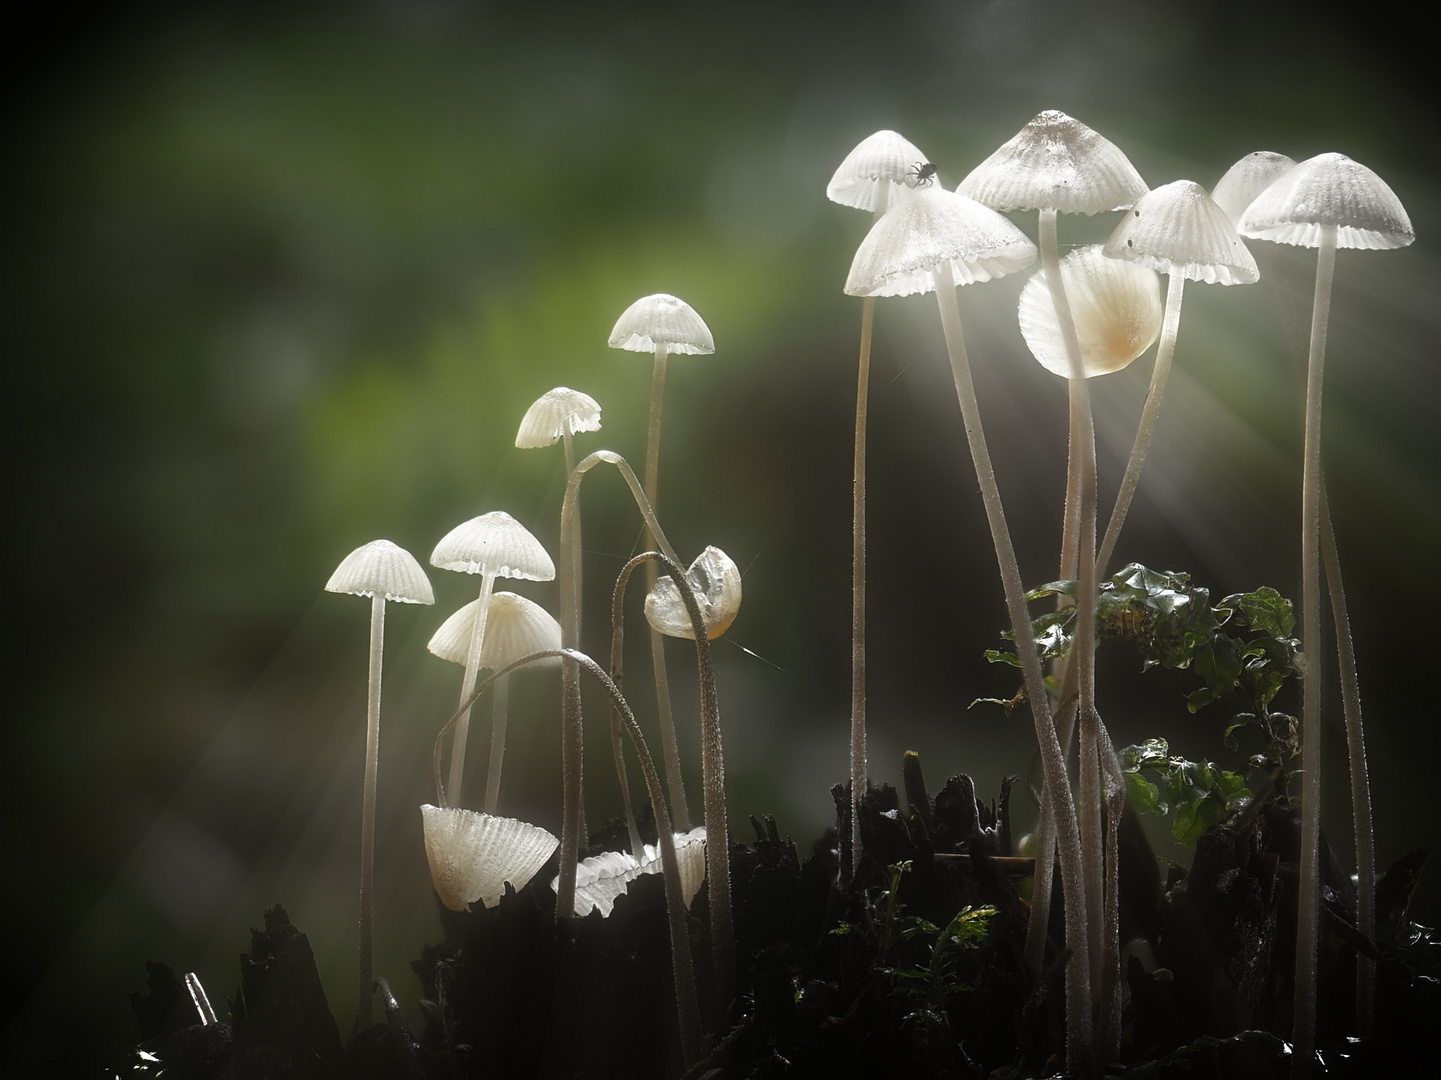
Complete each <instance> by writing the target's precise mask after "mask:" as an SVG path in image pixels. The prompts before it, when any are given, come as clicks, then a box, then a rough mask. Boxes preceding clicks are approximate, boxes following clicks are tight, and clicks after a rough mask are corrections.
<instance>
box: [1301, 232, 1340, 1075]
mask: <svg viewBox="0 0 1441 1080" xmlns="http://www.w3.org/2000/svg"><path fill="white" fill-rule="evenodd" d="M1320 228H1321V246H1320V248H1319V249H1318V251H1317V253H1316V301H1315V305H1314V307H1313V308H1312V311H1311V353H1310V357H1309V358H1308V360H1307V371H1306V457H1305V466H1304V470H1303V472H1302V484H1301V619H1302V627H1303V628H1302V636H1301V642H1302V647H1303V648H1304V649H1305V650H1306V659H1307V661H1308V665H1307V671H1306V677H1305V678H1304V679H1302V680H1301V689H1302V707H1301V772H1302V784H1303V788H1302V791H1303V795H1302V799H1301V880H1300V886H1299V887H1300V890H1301V892H1300V895H1299V897H1298V898H1297V902H1298V905H1299V906H1298V909H1297V914H1296V1004H1295V1031H1294V1033H1293V1038H1294V1040H1295V1044H1296V1055H1295V1057H1294V1058H1293V1059H1292V1060H1293V1062H1294V1067H1293V1075H1295V1076H1298V1077H1299V1076H1307V1075H1309V1074H1310V1071H1311V1059H1312V1057H1313V1056H1314V1053H1313V1051H1314V1050H1315V1043H1316V953H1317V949H1318V941H1317V933H1318V922H1319V916H1320V890H1321V874H1320V869H1321V868H1320V863H1319V858H1318V854H1319V851H1318V847H1319V845H1318V841H1319V837H1320V830H1321V679H1320V661H1321V575H1320V570H1319V566H1318V563H1319V559H1318V551H1317V549H1318V548H1319V547H1320V539H1321V503H1322V500H1321V388H1322V380H1323V377H1324V374H1325V366H1326V324H1327V319H1328V316H1329V314H1330V309H1331V279H1332V276H1333V274H1334V272H1335V268H1336V226H1334V225H1322V226H1321V227H1320Z"/></svg>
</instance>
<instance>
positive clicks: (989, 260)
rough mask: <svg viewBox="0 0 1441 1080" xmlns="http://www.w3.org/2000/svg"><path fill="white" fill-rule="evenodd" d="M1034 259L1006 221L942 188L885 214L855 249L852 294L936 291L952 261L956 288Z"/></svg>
mask: <svg viewBox="0 0 1441 1080" xmlns="http://www.w3.org/2000/svg"><path fill="white" fill-rule="evenodd" d="M1035 260H1036V245H1035V244H1033V243H1031V241H1030V240H1029V239H1028V238H1027V237H1026V234H1025V233H1023V232H1021V230H1020V229H1018V228H1016V226H1015V225H1014V224H1012V223H1011V222H1010V221H1008V220H1007V219H1006V218H1003V217H1001V215H1000V214H998V213H996V212H995V211H994V210H991V209H990V208H988V207H985V206H982V205H981V204H980V203H978V202H975V201H974V200H972V199H968V198H966V197H965V196H964V195H957V194H955V193H953V192H950V191H945V190H944V189H942V188H925V189H923V190H921V191H917V192H916V193H915V194H914V195H912V196H911V197H910V198H909V199H907V200H906V201H905V202H903V203H901V204H900V205H899V206H897V207H896V208H895V209H894V210H887V211H886V213H885V215H884V216H883V217H882V218H881V220H880V221H877V222H876V223H875V224H874V225H872V226H871V231H870V232H869V233H867V234H866V238H865V239H864V240H862V241H861V246H860V247H859V248H857V249H856V257H855V260H854V261H853V262H852V263H851V272H850V275H849V276H848V277H847V278H846V294H847V295H849V296H909V295H911V294H912V293H925V292H933V291H935V288H936V275H935V270H936V267H938V266H941V265H942V264H944V263H947V262H949V263H950V264H951V274H952V276H953V277H954V278H955V282H956V284H957V285H969V284H971V283H972V282H974V281H990V280H991V278H993V277H1002V276H1004V275H1006V274H1009V273H1012V272H1013V271H1016V270H1020V269H1021V268H1022V267H1025V266H1029V265H1030V264H1031V263H1033V262H1035Z"/></svg>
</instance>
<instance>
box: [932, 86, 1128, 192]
mask: <svg viewBox="0 0 1441 1080" xmlns="http://www.w3.org/2000/svg"><path fill="white" fill-rule="evenodd" d="M956 190H957V191H959V192H960V193H961V194H962V195H966V196H969V197H970V198H972V199H975V200H976V201H977V202H980V203H984V204H985V205H987V206H989V207H991V208H992V209H994V210H1059V211H1060V212H1061V213H1063V214H1096V213H1100V212H1101V211H1103V210H1124V209H1125V208H1126V207H1128V206H1130V205H1131V204H1132V203H1134V202H1135V201H1136V200H1137V199H1139V198H1140V197H1141V196H1142V195H1144V194H1145V193H1146V182H1145V181H1144V180H1142V179H1141V174H1140V173H1138V172H1137V171H1136V169H1135V166H1133V165H1132V164H1131V162H1130V161H1129V160H1128V159H1127V158H1126V155H1125V154H1123V153H1121V151H1120V149H1119V148H1118V147H1117V146H1116V144H1115V143H1113V142H1111V141H1110V140H1109V139H1107V138H1104V137H1103V136H1101V135H1098V134H1096V132H1094V131H1092V130H1091V129H1090V128H1088V127H1087V126H1086V125H1085V124H1083V123H1081V122H1080V121H1079V120H1074V119H1072V118H1071V117H1069V116H1067V115H1066V114H1065V113H1063V112H1057V111H1056V110H1055V109H1048V110H1046V111H1045V112H1043V113H1040V114H1039V115H1037V116H1036V117H1035V118H1034V119H1033V120H1032V121H1031V122H1030V123H1029V124H1027V125H1026V126H1025V127H1023V128H1021V130H1020V131H1018V132H1017V133H1016V134H1015V136H1014V137H1013V138H1011V139H1010V141H1008V142H1007V143H1005V144H1004V145H1003V146H1002V147H1001V148H1000V149H999V150H997V151H996V152H995V153H994V154H992V155H991V156H990V157H988V158H986V160H985V161H983V162H981V163H980V164H979V165H977V166H976V167H975V168H974V169H972V170H971V173H970V175H969V176H967V177H966V178H965V179H964V180H962V181H961V186H960V187H958V188H957V189H956Z"/></svg>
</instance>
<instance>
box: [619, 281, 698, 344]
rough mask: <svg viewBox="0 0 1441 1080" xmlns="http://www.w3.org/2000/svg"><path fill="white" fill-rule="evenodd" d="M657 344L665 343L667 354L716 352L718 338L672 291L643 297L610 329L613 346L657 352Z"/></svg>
mask: <svg viewBox="0 0 1441 1080" xmlns="http://www.w3.org/2000/svg"><path fill="white" fill-rule="evenodd" d="M657 345H664V346H665V347H666V352H668V353H691V354H698V353H713V352H715V339H714V338H713V337H711V332H710V327H708V326H706V324H705V320H704V319H702V318H701V317H700V316H699V315H697V314H696V313H695V308H693V307H691V306H690V305H689V304H687V303H686V302H685V301H684V300H681V299H678V298H677V297H674V296H671V295H670V293H655V294H654V295H652V296H642V297H641V298H640V299H639V300H637V301H636V302H635V303H634V304H632V305H631V306H630V307H628V308H626V309H625V310H624V311H623V312H621V315H620V318H619V319H617V320H616V321H615V329H614V330H612V331H611V332H610V347H611V348H612V349H626V350H628V351H629V352H655V347H656V346H657Z"/></svg>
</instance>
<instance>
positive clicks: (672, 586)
mask: <svg viewBox="0 0 1441 1080" xmlns="http://www.w3.org/2000/svg"><path fill="white" fill-rule="evenodd" d="M686 577H688V578H690V583H691V589H692V590H693V591H694V592H695V594H696V600H698V601H699V602H700V609H701V611H700V613H701V618H702V619H703V620H704V621H705V628H706V637H708V638H710V639H711V640H712V641H714V640H715V639H716V638H718V637H720V636H721V635H722V634H724V633H725V632H726V630H728V629H729V628H730V624H731V623H733V622H735V617H736V615H737V613H738V612H739V611H740V609H741V572H740V567H738V566H736V564H735V563H734V561H732V559H731V557H730V556H729V555H727V554H726V553H725V552H724V551H722V550H721V549H720V548H718V547H708V548H706V549H705V550H704V551H702V552H701V553H700V554H699V555H697V556H696V560H695V562H693V563H691V564H690V568H689V569H688V570H687V571H686ZM645 618H646V622H648V623H650V625H651V628H652V629H654V630H655V631H656V632H657V633H659V634H665V635H666V636H667V637H678V638H686V639H687V640H690V641H694V640H695V627H694V626H693V625H692V624H691V621H690V613H689V612H688V611H687V610H686V606H685V600H683V599H682V598H681V594H680V589H679V588H677V587H676V583H675V581H674V580H673V579H672V578H671V576H670V575H669V574H666V575H664V576H662V577H659V578H657V579H656V583H655V587H654V588H653V589H651V591H650V592H649V593H647V594H646V598H645Z"/></svg>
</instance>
